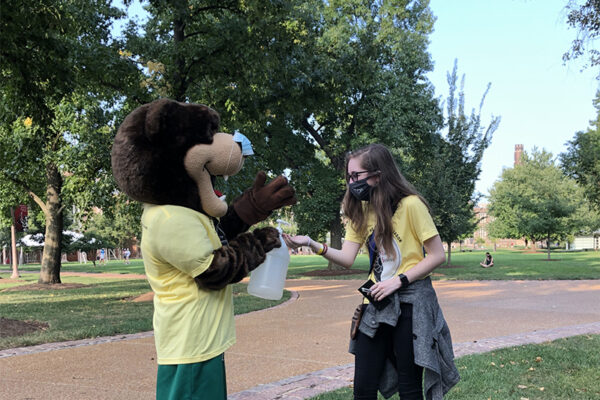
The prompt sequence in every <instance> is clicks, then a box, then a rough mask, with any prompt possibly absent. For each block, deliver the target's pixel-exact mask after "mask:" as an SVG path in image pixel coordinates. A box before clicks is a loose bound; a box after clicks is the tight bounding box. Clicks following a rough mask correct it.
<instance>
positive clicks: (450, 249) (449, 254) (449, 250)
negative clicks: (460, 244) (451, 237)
mask: <svg viewBox="0 0 600 400" xmlns="http://www.w3.org/2000/svg"><path fill="white" fill-rule="evenodd" d="M446 243H448V258H447V259H446V265H448V266H449V265H450V262H452V242H446Z"/></svg>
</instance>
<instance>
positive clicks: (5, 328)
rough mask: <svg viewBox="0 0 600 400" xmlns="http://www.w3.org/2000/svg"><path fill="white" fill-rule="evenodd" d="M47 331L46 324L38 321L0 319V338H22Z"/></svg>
mask: <svg viewBox="0 0 600 400" xmlns="http://www.w3.org/2000/svg"><path fill="white" fill-rule="evenodd" d="M46 329H48V324H45V323H43V322H38V321H19V320H16V319H8V318H3V317H0V337H9V336H22V335H25V334H27V333H32V332H35V331H44V330H46Z"/></svg>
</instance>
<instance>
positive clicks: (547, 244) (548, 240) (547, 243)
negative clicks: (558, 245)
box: [546, 234, 550, 260]
mask: <svg viewBox="0 0 600 400" xmlns="http://www.w3.org/2000/svg"><path fill="white" fill-rule="evenodd" d="M546 247H548V260H549V259H550V235H549V234H548V237H547V238H546Z"/></svg>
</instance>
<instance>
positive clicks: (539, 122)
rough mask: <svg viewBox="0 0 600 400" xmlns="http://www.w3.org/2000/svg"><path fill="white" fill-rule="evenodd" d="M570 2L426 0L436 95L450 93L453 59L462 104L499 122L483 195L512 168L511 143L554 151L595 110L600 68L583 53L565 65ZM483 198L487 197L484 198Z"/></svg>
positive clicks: (481, 184) (480, 185) (480, 186)
mask: <svg viewBox="0 0 600 400" xmlns="http://www.w3.org/2000/svg"><path fill="white" fill-rule="evenodd" d="M566 4H567V0H431V2H430V8H431V10H432V12H433V14H434V15H435V16H436V18H437V20H436V22H435V24H434V32H433V34H432V35H431V36H430V41H431V43H430V45H429V53H430V54H431V58H432V60H433V62H434V64H435V66H434V71H433V72H431V73H429V74H428V78H429V79H430V81H431V82H432V83H433V85H434V86H435V91H436V97H440V98H441V99H445V98H446V97H447V96H448V83H447V79H446V74H447V72H451V71H452V68H453V66H454V60H455V59H456V60H457V63H458V76H459V79H460V77H461V76H462V75H463V74H464V76H465V89H464V93H465V108H466V110H468V111H469V113H470V110H471V109H473V108H475V109H476V110H477V109H478V108H479V103H480V101H481V97H482V96H483V94H484V92H485V89H486V87H487V84H488V83H491V88H490V91H489V93H488V94H487V97H486V99H485V103H484V106H483V109H482V112H481V117H482V121H483V123H484V126H486V127H487V126H488V125H489V122H490V119H491V116H500V117H501V122H500V125H499V127H498V129H497V130H496V132H495V133H494V135H493V139H492V143H491V145H490V147H488V149H487V150H486V152H485V153H484V156H483V160H482V164H481V166H482V172H481V175H480V179H479V181H478V182H477V184H476V190H478V191H479V192H481V193H482V194H484V195H487V194H489V192H488V191H489V189H490V188H491V187H492V186H493V184H494V182H495V181H496V180H498V179H499V178H500V176H501V174H502V169H503V168H512V166H513V160H514V148H515V145H516V144H523V145H524V149H525V151H526V152H531V150H533V148H534V146H537V147H538V148H539V149H542V148H543V149H545V150H547V151H549V152H551V153H552V154H553V155H554V156H558V154H560V153H561V152H564V151H566V150H567V145H566V142H567V141H569V140H572V139H573V137H574V135H575V133H577V132H578V131H585V130H586V129H587V128H588V127H589V121H590V120H592V119H594V118H595V116H596V110H595V109H594V107H593V104H592V101H593V99H594V98H595V96H596V92H597V90H598V89H599V83H600V81H598V80H596V78H595V77H596V75H597V73H598V70H597V69H596V70H593V69H589V68H588V69H583V70H582V66H583V65H584V62H585V61H587V59H586V58H585V56H584V58H583V59H582V60H581V61H576V62H573V61H570V62H568V63H567V64H564V63H563V61H562V55H563V53H565V52H566V51H568V49H569V48H570V45H571V42H572V40H573V39H574V38H575V37H576V36H577V31H576V30H575V29H573V28H570V27H569V26H568V25H567V23H566V16H567V12H566V10H565V8H564V7H565V5H566ZM482 202H485V199H483V200H482Z"/></svg>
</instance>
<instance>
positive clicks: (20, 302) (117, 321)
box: [0, 250, 600, 348]
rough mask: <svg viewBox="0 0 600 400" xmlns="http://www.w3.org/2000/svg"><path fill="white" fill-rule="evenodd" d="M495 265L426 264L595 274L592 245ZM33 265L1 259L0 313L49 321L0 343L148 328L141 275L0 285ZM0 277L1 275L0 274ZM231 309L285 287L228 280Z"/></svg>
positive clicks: (530, 275) (361, 262)
mask: <svg viewBox="0 0 600 400" xmlns="http://www.w3.org/2000/svg"><path fill="white" fill-rule="evenodd" d="M493 255H494V261H495V265H494V266H493V267H492V268H486V269H484V268H481V267H480V266H479V262H480V261H481V260H483V256H484V252H483V251H480V252H462V253H461V252H456V253H453V254H452V264H453V266H451V267H445V266H441V267H439V268H437V269H436V270H435V271H434V274H433V279H438V280H441V279H451V280H457V279H465V280H486V279H503V280H510V279H600V253H599V252H577V253H570V252H569V253H568V252H558V251H556V252H553V253H552V259H553V260H555V261H545V259H546V254H545V253H541V252H539V253H533V254H532V253H525V252H521V251H507V250H501V251H497V252H494V253H493ZM326 267H327V263H326V260H325V259H324V258H323V257H320V256H292V258H291V262H290V266H289V268H288V278H289V279H311V278H310V277H309V276H306V275H304V274H305V273H306V272H310V271H314V270H323V269H325V268H326ZM39 269H40V266H39V264H38V265H35V264H34V265H25V266H22V267H20V271H21V276H22V280H24V282H13V283H10V282H7V281H8V279H7V278H10V271H9V270H8V267H7V266H4V267H3V268H2V272H1V273H0V278H4V279H0V311H1V314H0V317H3V318H9V319H17V320H24V321H25V320H35V321H39V322H43V323H47V324H48V325H49V327H48V329H46V330H44V331H40V332H37V333H34V334H28V335H24V336H21V337H1V338H0V348H10V347H15V346H26V345H33V344H39V343H45V342H53V341H62V340H73V339H81V338H90V337H95V336H106V335H115V334H123V333H134V332H140V331H147V330H151V329H152V322H151V321H152V303H149V302H145V303H134V302H131V301H129V300H128V299H130V298H132V297H135V296H138V295H140V294H143V293H145V292H148V291H150V287H149V285H148V283H147V282H146V281H145V280H142V279H137V280H129V279H122V278H110V279H109V278H97V277H95V276H90V277H69V276H65V275H63V276H62V277H61V279H62V281H63V282H64V283H84V284H86V285H89V286H88V287H85V288H79V289H66V290H54V289H50V290H22V291H14V292H13V291H2V290H3V289H6V288H9V287H12V286H18V285H23V284H27V283H36V282H37V279H38V273H39ZM352 269H358V270H362V271H364V275H363V274H355V275H335V276H331V277H326V278H325V277H318V279H364V278H365V277H366V274H367V271H368V257H367V255H365V254H363V255H359V257H358V258H357V260H356V262H355V264H354V265H353V267H352ZM61 271H62V272H105V273H117V274H126V273H134V274H143V273H144V266H143V262H142V260H139V259H135V260H131V264H129V265H125V264H124V263H123V262H121V261H110V262H108V264H107V265H105V266H96V267H93V265H92V264H91V263H88V264H78V263H65V264H64V265H63V266H62V269H61ZM3 280H4V282H3ZM234 293H235V296H234V304H235V312H236V314H242V313H246V312H249V311H252V310H257V309H261V308H266V307H270V306H272V305H274V304H278V303H280V302H282V301H285V300H287V299H288V298H289V295H290V294H289V293H287V292H286V293H285V295H284V298H283V299H282V300H281V301H269V300H263V299H258V298H256V297H253V296H250V295H248V294H247V293H246V285H244V284H236V285H234Z"/></svg>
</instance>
